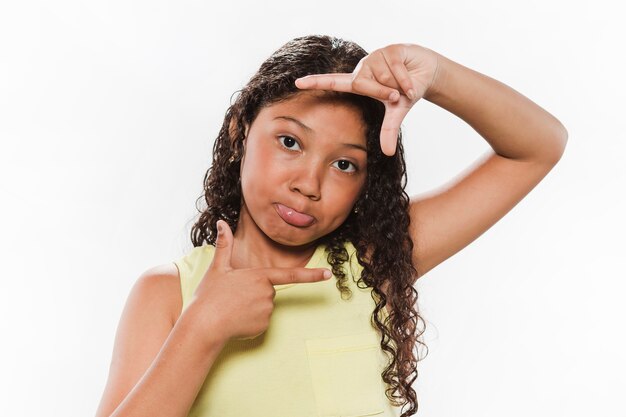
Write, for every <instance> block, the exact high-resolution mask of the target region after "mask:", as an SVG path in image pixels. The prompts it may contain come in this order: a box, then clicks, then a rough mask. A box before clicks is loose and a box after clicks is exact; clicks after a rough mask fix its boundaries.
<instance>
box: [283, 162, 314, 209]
mask: <svg viewBox="0 0 626 417" xmlns="http://www.w3.org/2000/svg"><path fill="white" fill-rule="evenodd" d="M320 178H321V174H320V167H318V166H316V165H315V164H302V166H301V167H300V169H298V170H296V171H295V172H294V173H293V177H292V178H291V183H290V185H289V188H290V189H291V191H294V192H298V193H300V194H302V195H304V196H305V197H308V198H310V199H311V200H314V201H317V200H319V199H320V198H321V181H320Z"/></svg>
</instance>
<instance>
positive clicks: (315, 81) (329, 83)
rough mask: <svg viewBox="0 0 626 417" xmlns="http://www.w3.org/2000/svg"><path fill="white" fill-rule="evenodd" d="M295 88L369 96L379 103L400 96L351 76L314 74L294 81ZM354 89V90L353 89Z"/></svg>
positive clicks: (374, 81) (388, 89) (373, 83)
mask: <svg viewBox="0 0 626 417" xmlns="http://www.w3.org/2000/svg"><path fill="white" fill-rule="evenodd" d="M296 87H298V88H299V89H301V90H332V91H343V92H345V93H353V94H360V95H362V96H370V97H372V98H375V99H378V100H380V101H384V100H391V101H395V100H397V99H398V97H399V96H400V94H399V93H398V92H397V91H396V90H395V89H393V88H390V87H387V86H385V85H382V84H380V83H379V82H377V81H376V80H373V79H371V78H367V77H364V76H362V77H357V78H355V79H352V74H345V73H337V74H335V73H333V74H314V75H307V76H305V77H302V78H298V79H296ZM355 87H356V89H355Z"/></svg>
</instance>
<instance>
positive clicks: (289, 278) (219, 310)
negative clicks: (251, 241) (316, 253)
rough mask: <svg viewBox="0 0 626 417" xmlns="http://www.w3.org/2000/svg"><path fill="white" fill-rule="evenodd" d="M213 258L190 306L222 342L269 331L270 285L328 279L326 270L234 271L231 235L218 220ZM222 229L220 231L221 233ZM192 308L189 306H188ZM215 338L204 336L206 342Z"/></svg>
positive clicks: (204, 327)
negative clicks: (216, 333) (217, 333)
mask: <svg viewBox="0 0 626 417" xmlns="http://www.w3.org/2000/svg"><path fill="white" fill-rule="evenodd" d="M217 227H218V235H217V241H216V244H215V254H214V257H213V260H212V262H211V265H209V268H208V269H207V271H206V273H205V275H204V277H203V278H202V281H200V283H199V284H198V287H197V288H196V290H195V291H194V293H193V297H192V301H191V303H192V304H193V305H194V307H193V308H194V309H196V311H199V313H198V315H197V316H196V317H198V316H200V318H199V320H200V322H201V323H206V325H205V326H201V327H203V329H204V330H205V331H206V332H212V333H213V332H216V331H217V332H219V337H220V338H223V340H228V339H230V338H241V339H251V338H254V337H256V336H258V335H260V334H261V333H263V332H264V331H265V330H267V328H268V327H269V322H270V317H271V315H272V312H273V310H274V296H275V295H276V290H275V289H274V287H273V285H280V284H293V283H311V282H318V281H323V280H325V279H328V278H327V277H326V276H325V275H324V272H327V273H328V277H330V276H331V273H330V270H328V269H326V268H247V269H233V268H232V266H231V263H230V261H231V256H232V250H233V242H234V239H233V234H232V231H231V230H230V227H229V226H228V223H226V222H225V221H223V220H218V222H217ZM220 229H221V230H220ZM190 308H191V306H190ZM214 337H215V334H207V340H209V338H214Z"/></svg>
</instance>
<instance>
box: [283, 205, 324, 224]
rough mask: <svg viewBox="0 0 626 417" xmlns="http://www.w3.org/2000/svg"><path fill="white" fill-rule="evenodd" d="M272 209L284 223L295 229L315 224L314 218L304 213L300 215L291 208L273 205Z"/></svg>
mask: <svg viewBox="0 0 626 417" xmlns="http://www.w3.org/2000/svg"><path fill="white" fill-rule="evenodd" d="M274 208H275V209H276V212H277V213H278V215H279V216H280V217H281V218H282V219H283V220H284V221H285V222H286V223H289V224H290V225H292V226H297V227H306V226H310V225H311V224H313V223H314V222H315V217H313V216H310V215H308V214H306V213H300V212H299V211H296V210H295V209H292V208H291V207H288V206H284V205H282V204H280V203H276V204H274Z"/></svg>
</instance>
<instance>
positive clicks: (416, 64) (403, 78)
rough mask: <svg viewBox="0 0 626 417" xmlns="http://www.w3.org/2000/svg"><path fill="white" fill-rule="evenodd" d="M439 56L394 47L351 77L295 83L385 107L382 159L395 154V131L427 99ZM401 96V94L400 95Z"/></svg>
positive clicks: (317, 76)
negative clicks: (372, 100)
mask: <svg viewBox="0 0 626 417" xmlns="http://www.w3.org/2000/svg"><path fill="white" fill-rule="evenodd" d="M438 62H439V60H438V54H437V53H436V52H434V51H432V50H430V49H428V48H424V47H421V46H419V45H413V44H394V45H389V46H386V47H384V48H382V49H377V50H375V51H373V52H372V53H370V54H369V55H367V56H366V57H364V58H363V59H361V61H359V63H358V64H357V66H356V67H355V68H354V71H352V73H351V74H347V73H334V74H315V75H308V76H306V77H302V78H298V79H297V80H296V87H298V88H300V89H303V90H307V89H318V90H334V91H344V92H348V93H355V94H360V95H365V96H370V97H372V98H375V99H378V100H380V101H382V102H383V103H384V104H385V118H384V119H383V124H382V127H381V130H380V146H381V149H382V151H383V153H384V154H385V155H388V156H392V155H393V154H395V153H396V145H397V140H398V131H399V130H400V124H401V123H402V120H404V117H405V116H406V114H407V113H408V112H409V110H410V109H411V107H413V105H414V104H415V103H416V102H417V101H418V100H419V99H420V98H422V97H423V96H424V95H426V94H427V93H428V92H429V90H430V89H431V88H432V86H433V84H434V83H435V78H436V75H437V73H438ZM401 92H402V93H404V94H401Z"/></svg>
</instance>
